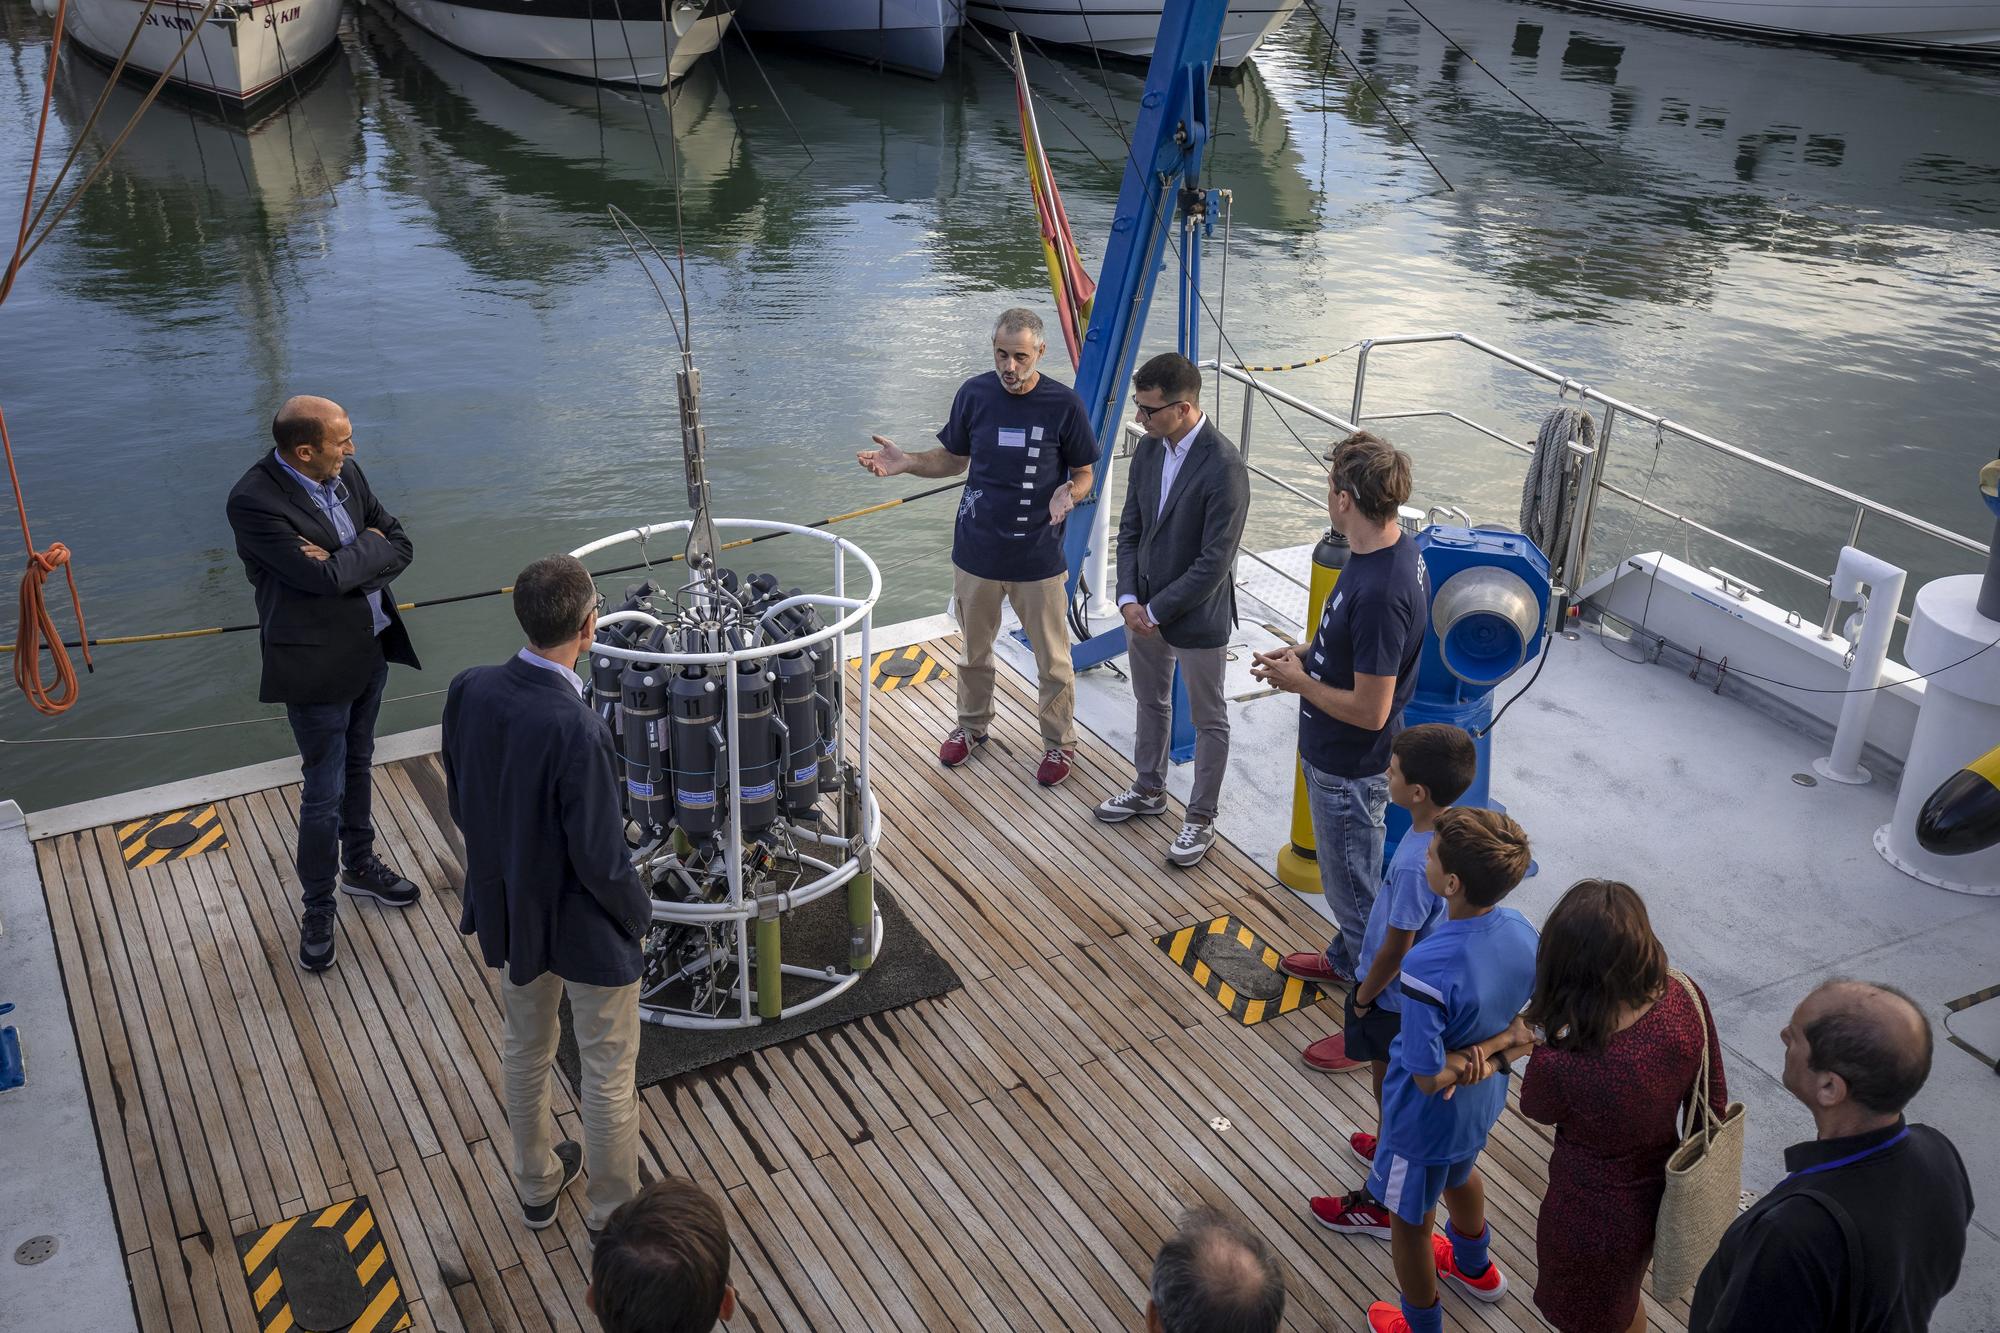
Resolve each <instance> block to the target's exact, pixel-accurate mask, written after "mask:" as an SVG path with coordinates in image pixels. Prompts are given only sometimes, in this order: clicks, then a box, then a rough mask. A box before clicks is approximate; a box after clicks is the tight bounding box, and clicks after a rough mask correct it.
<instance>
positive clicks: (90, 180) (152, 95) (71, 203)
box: [14, 0, 221, 270]
mask: <svg viewBox="0 0 2000 1333" xmlns="http://www.w3.org/2000/svg"><path fill="white" fill-rule="evenodd" d="M220 2H221V0H208V3H206V4H204V5H203V6H202V7H201V11H200V12H199V13H197V14H196V15H195V16H194V19H193V20H192V22H191V23H190V26H189V31H188V35H187V38H186V40H185V41H183V42H182V43H181V44H180V49H179V50H177V51H175V52H174V55H173V59H171V60H169V61H167V62H165V64H164V66H163V67H162V68H161V70H160V74H159V77H158V78H156V79H154V80H153V86H152V87H150V88H148V89H147V90H146V95H145V96H144V97H142V98H140V99H139V108H138V110H136V111H134V112H133V113H132V118H131V119H130V120H128V121H126V122H125V128H124V129H122V130H120V131H118V137H117V138H116V139H113V140H112V141H111V144H110V146H109V147H108V148H106V149H105V150H104V156H102V157H100V158H98V159H97V162H96V163H95V164H94V165H93V166H92V167H91V168H90V171H89V172H88V173H87V174H86V175H85V176H84V178H83V179H82V180H81V181H80V182H78V184H77V187H76V190H75V192H74V193H72V194H71V195H70V197H69V199H68V201H67V202H65V203H64V204H63V206H62V207H61V208H60V209H58V210H57V211H56V215H55V216H54V217H52V218H50V219H49V221H48V224H47V225H46V226H44V227H43V228H42V233H41V235H39V236H37V237H36V238H35V239H34V243H33V244H31V245H29V246H28V248H27V250H26V251H24V252H23V253H21V254H20V255H18V256H17V257H16V259H15V262H14V267H15V268H16V269H17V270H18V269H19V267H20V266H21V265H22V264H25V263H27V262H28V259H29V257H30V256H32V255H33V254H34V253H35V251H37V250H39V249H41V248H42V243H43V242H44V241H46V240H48V239H49V236H50V234H51V233H53V232H54V231H55V229H56V226H57V224H58V223H60V222H61V221H62V220H63V219H64V218H66V217H68V216H69V213H70V210H71V209H73V208H75V207H76V206H77V203H78V201H80V200H81V199H82V198H83V195H84V192H85V191H86V190H88V189H89V188H90V187H91V185H92V184H94V183H95V182H96V180H97V178H98V177H99V176H100V175H102V174H103V172H104V169H105V168H106V167H108V166H110V165H111V159H112V158H114V157H116V156H117V155H118V150H119V149H120V148H122V147H124V145H125V140H127V139H128V138H130V137H131V135H132V131H133V130H135V129H137V128H139V121H140V119H141V118H142V117H144V116H145V114H146V112H147V111H148V110H149V109H151V107H152V105H153V103H154V101H155V100H157V99H158V97H159V95H160V90H161V89H162V88H164V87H166V86H167V78H168V76H169V75H170V74H171V73H172V71H173V69H174V67H175V66H176V65H178V64H180V63H181V60H182V58H183V57H185V56H186V55H187V50H188V47H190V46H192V45H194V40H195V38H196V37H198V36H200V35H201V25H202V24H204V23H206V22H208V16H209V15H210V14H213V13H214V12H215V7H216V5H217V4H219V3H220ZM153 3H154V0H146V5H147V8H149V9H150V8H151V7H152V5H153ZM54 197H55V190H54V187H53V186H51V187H50V190H49V195H48V197H47V198H45V199H44V200H43V201H42V209H43V210H44V211H46V210H47V208H48V205H49V202H50V201H51V200H52V199H53V198H54ZM40 216H41V215H40V214H39V213H38V214H36V217H37V219H39V218H40Z"/></svg>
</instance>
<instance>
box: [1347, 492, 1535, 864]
mask: <svg viewBox="0 0 2000 1333" xmlns="http://www.w3.org/2000/svg"><path fill="white" fill-rule="evenodd" d="M1416 541H1417V553H1418V555H1419V556H1421V557H1422V559H1423V562H1424V577H1425V581H1426V585H1427V588H1428V592H1429V600H1430V605H1429V614H1430V629H1429V633H1427V634H1426V635H1425V636H1424V651H1423V656H1422V657H1421V658H1420V659H1419V660H1418V663H1417V686H1416V692H1415V693H1414V694H1412V695H1411V696H1410V702H1409V704H1408V705H1407V706H1406V707H1405V708H1404V709H1403V722H1404V725H1406V726H1412V727H1414V726H1416V725H1417V724H1418V723H1421V722H1448V723H1450V724H1451V725H1453V726H1455V727H1463V728H1465V730H1467V731H1468V732H1470V733H1472V737H1473V747H1474V748H1475V749H1476V750H1477V751H1478V754H1479V776H1478V777H1476V778H1474V779H1473V780H1472V787H1471V788H1470V789H1469V790H1468V791H1467V792H1466V793H1465V795H1463V796H1461V797H1459V798H1458V800H1457V802H1456V804H1458V805H1467V806H1492V807H1493V808H1494V809H1500V808H1502V807H1500V806H1498V805H1495V804H1494V802H1493V801H1492V799H1491V796H1490V794H1489V786H1488V784H1489V781H1490V779H1491V777H1492V774H1493V738H1492V737H1491V736H1489V735H1488V734H1487V731H1488V729H1489V728H1490V727H1491V726H1492V723H1493V695H1494V691H1495V690H1496V689H1498V688H1499V686H1500V685H1501V684H1503V683H1504V682H1505V681H1506V680H1507V679H1508V677H1510V676H1512V675H1513V674H1514V673H1515V672H1517V671H1519V670H1520V669H1521V668H1522V667H1525V666H1527V665H1528V664H1529V663H1530V662H1532V661H1534V660H1535V657H1536V656H1537V654H1539V653H1540V652H1541V651H1542V648H1543V637H1544V634H1545V632H1546V628H1547V625H1548V615H1549V594H1550V591H1551V585H1550V581H1549V558H1548V557H1547V556H1545V555H1543V554H1542V552H1541V550H1540V549H1539V548H1538V547H1537V546H1536V545H1535V544H1534V543H1533V542H1531V541H1529V540H1528V539H1527V538H1526V537H1524V536H1522V535H1521V534H1520V533H1518V532H1508V531H1506V530H1505V529H1501V528H1453V527H1442V526H1434V527H1428V528H1425V529H1424V530H1423V531H1422V532H1420V533H1418V534H1417V538H1416ZM1409 831H1410V816H1409V814H1408V813H1407V812H1405V811H1404V810H1403V809H1402V808H1401V807H1399V806H1396V805H1391V806H1390V807H1389V817H1388V843H1387V848H1386V850H1385V851H1384V853H1383V856H1384V862H1385V864H1386V861H1387V858H1388V857H1390V856H1393V855H1395V852H1396V844H1397V843H1399V842H1401V841H1402V839H1403V835H1404V834H1405V833H1407V832H1409Z"/></svg>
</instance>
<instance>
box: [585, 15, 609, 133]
mask: <svg viewBox="0 0 2000 1333" xmlns="http://www.w3.org/2000/svg"><path fill="white" fill-rule="evenodd" d="M583 12H584V22H585V23H587V24H589V26H590V92H591V96H592V97H593V98H594V99H595V101H596V103H597V165H598V166H599V167H600V168H608V167H609V165H610V164H609V163H607V162H606V161H605V150H604V75H603V73H602V71H600V70H599V69H598V67H597V0H585V3H584V7H583Z"/></svg>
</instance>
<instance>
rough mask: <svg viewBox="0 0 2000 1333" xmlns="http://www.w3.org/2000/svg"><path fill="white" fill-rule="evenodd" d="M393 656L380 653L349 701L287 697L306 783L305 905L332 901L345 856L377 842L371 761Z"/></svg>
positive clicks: (302, 819)
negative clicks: (365, 681)
mask: <svg viewBox="0 0 2000 1333" xmlns="http://www.w3.org/2000/svg"><path fill="white" fill-rule="evenodd" d="M388 680H389V663H388V661H387V660H386V659H385V660H380V661H378V662H377V663H376V665H375V672H374V674H373V675H372V676H370V677H369V678H368V687H367V688H366V689H364V690H362V692H361V694H360V696H359V697H358V698H355V699H352V700H350V701H348V702H347V703H344V704H287V705H285V718H286V720H287V721H289V722H290V723H291V724H292V736H293V737H294V739H296V740H297V741H298V743H299V761H300V764H301V766H302V767H303V769H304V788H305V789H304V790H303V791H302V792H300V794H299V855H298V861H297V865H298V871H299V884H300V886H301V887H302V888H303V890H304V898H305V905H306V906H307V907H308V908H311V907H313V906H315V905H317V906H320V907H330V906H331V905H332V904H333V881H334V876H336V875H338V874H339V873H340V867H341V863H342V862H343V861H344V862H345V863H346V864H347V865H349V866H355V865H358V864H360V863H361V861H362V860H363V859H365V858H366V857H367V856H368V855H369V853H371V852H373V851H374V850H375V824H374V821H373V820H372V818H371V817H370V814H369V808H370V800H369V798H370V795H371V792H370V789H369V768H370V766H371V765H372V763H373V761H374V758H375V715H376V714H377V713H379V712H381V711H382V687H383V686H384V685H385V684H387V683H388Z"/></svg>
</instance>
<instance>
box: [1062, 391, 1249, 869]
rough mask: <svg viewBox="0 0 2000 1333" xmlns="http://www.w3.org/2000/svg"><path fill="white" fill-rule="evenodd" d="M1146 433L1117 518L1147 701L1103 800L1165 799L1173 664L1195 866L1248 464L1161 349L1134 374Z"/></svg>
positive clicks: (1219, 761) (1231, 615) (1217, 743)
mask: <svg viewBox="0 0 2000 1333" xmlns="http://www.w3.org/2000/svg"><path fill="white" fill-rule="evenodd" d="M1132 403H1133V407H1134V409H1135V410H1136V412H1137V413H1138V417H1139V424H1140V425H1141V426H1142V427H1144V428H1145V431H1146V438H1145V439H1143V440H1141V441H1140V442H1139V447H1138V450H1137V451H1136V452H1135V453H1134V454H1133V456H1132V473H1131V477H1130V478H1129V480H1128V481H1127V483H1126V487H1125V512H1124V516H1123V517H1122V518H1120V519H1119V521H1118V610H1119V612H1120V613H1121V614H1123V615H1124V617H1125V653H1126V657H1127V659H1128V660H1129V661H1130V662H1131V664H1132V695H1133V698H1134V700H1135V701H1136V702H1137V704H1138V708H1139V736H1138V742H1137V744H1136V746H1135V747H1134V750H1133V760H1134V762H1135V765H1136V767H1137V769H1138V775H1137V777H1135V778H1134V779H1133V782H1132V785H1131V787H1130V788H1129V789H1127V790H1126V791H1123V792H1120V793H1119V794H1118V795H1116V796H1114V797H1112V798H1111V799H1110V800H1108V801H1106V802H1105V803H1104V804H1103V805H1100V806H1098V807H1097V817H1098V818H1099V819H1101V820H1103V821H1104V822H1105V823H1107V824H1117V823H1121V822H1123V821H1124V820H1127V819H1130V818H1132V817H1133V816H1134V815H1159V814H1164V813H1166V809H1167V795H1166V782H1167V750H1168V746H1169V744H1170V742H1171V739H1172V737H1171V732H1172V729H1173V694H1174V665H1175V663H1179V664H1180V669H1181V679H1182V680H1184V681H1185V682H1186V683H1187V693H1188V708H1189V711H1190V712H1192V713H1193V714H1194V725H1195V748H1194V790H1193V791H1192V792H1190V793H1189V795H1188V806H1187V820H1186V822H1185V823H1183V824H1182V825H1181V831H1180V833H1179V834H1178V835H1177V836H1176V837H1175V838H1174V840H1173V843H1172V845H1171V846H1170V847H1168V849H1167V859H1168V860H1169V861H1172V862H1173V863H1174V864H1175V865H1178V866H1191V865H1194V864H1195V863H1196V862H1198V861H1200V860H1201V858H1202V857H1203V856H1205V855H1207V854H1208V849H1209V848H1210V847H1212V846H1214V845H1215V810H1216V802H1217V798H1218V796H1219V795H1220V793H1221V791H1222V775H1223V773H1224V772H1225V771H1227V769H1228V767H1229V705H1228V703H1227V702H1226V701H1225V700H1224V699H1223V695H1222V676H1223V671H1224V669H1225V667H1226V666H1227V656H1228V646H1229V631H1230V630H1231V629H1232V628H1233V627H1234V626H1235V624H1236V586H1235V584H1234V583H1233V582H1232V581H1231V577H1230V576H1231V572H1232V571H1231V565H1232V564H1233V562H1234V560H1235V557H1236V543H1237V542H1238V540H1240V539H1241V538H1242V536H1243V520H1244V519H1245V518H1246V517H1248V515H1249V512H1250V474H1249V472H1248V470H1247V469H1245V467H1244V466H1243V456H1242V455H1241V454H1239V453H1237V452H1236V446H1235V445H1233V444H1231V443H1230V442H1229V441H1228V440H1227V439H1225V438H1223V434H1222V432H1221V431H1219V430H1217V429H1216V428H1215V425H1214V423H1213V422H1211V421H1209V420H1208V419H1207V418H1206V417H1204V416H1203V415H1202V412H1201V372H1200V371H1199V370H1196V369H1195V367H1194V363H1193V362H1191V361H1189V360H1188V359H1187V358H1186V357H1184V356H1182V355H1180V354H1179V353H1178V352H1162V353H1161V354H1160V355H1158V356H1156V357H1154V358H1153V359H1152V360H1150V361H1148V362H1147V363H1146V364H1145V365H1143V366H1141V367H1139V373H1138V374H1136V375H1134V376H1133V377H1132Z"/></svg>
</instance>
